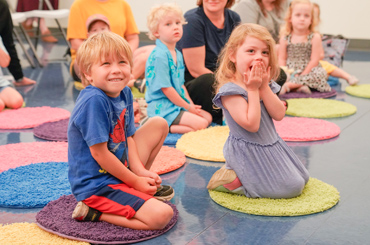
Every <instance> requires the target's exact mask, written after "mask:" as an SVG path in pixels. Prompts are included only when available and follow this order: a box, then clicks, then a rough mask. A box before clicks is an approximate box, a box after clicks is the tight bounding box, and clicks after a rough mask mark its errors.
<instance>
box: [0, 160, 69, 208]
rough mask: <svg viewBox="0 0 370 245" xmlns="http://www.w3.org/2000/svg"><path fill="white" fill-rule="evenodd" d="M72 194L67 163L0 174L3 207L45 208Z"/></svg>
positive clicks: (46, 164) (42, 165) (47, 163)
mask: <svg viewBox="0 0 370 245" xmlns="http://www.w3.org/2000/svg"><path fill="white" fill-rule="evenodd" d="M69 194H71V187H70V184H69V181H68V164H67V163H66V162H43V163H35V164H30V165H26V166H21V167H17V168H14V169H9V170H7V171H4V172H2V173H0V207H6V208H41V207H44V206H45V205H46V204H48V202H50V201H52V200H56V199H58V198H59V197H60V196H62V195H69Z"/></svg>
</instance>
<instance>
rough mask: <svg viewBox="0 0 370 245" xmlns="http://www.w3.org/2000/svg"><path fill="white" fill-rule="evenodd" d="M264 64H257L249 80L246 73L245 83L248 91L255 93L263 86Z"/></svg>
mask: <svg viewBox="0 0 370 245" xmlns="http://www.w3.org/2000/svg"><path fill="white" fill-rule="evenodd" d="M261 63H262V62H258V63H256V64H255V65H254V66H253V67H252V70H251V72H250V76H249V78H248V76H247V73H244V83H245V86H246V87H247V91H255V90H258V89H259V87H260V86H261V84H262V73H263V71H262V64H261Z"/></svg>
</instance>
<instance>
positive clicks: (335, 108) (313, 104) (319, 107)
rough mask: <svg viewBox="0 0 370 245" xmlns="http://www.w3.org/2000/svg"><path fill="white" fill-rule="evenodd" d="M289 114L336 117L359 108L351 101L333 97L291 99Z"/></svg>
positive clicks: (347, 114)
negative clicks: (332, 98) (347, 101)
mask: <svg viewBox="0 0 370 245" xmlns="http://www.w3.org/2000/svg"><path fill="white" fill-rule="evenodd" d="M287 101H288V104H289V105H288V109H287V111H286V114H287V115H290V116H297V117H313V118H334V117H345V116H350V115H352V114H354V113H356V111H357V108H356V106H354V105H351V104H349V103H346V102H343V101H338V100H331V99H313V98H307V99H289V100H287Z"/></svg>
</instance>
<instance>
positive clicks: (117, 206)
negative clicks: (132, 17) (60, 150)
mask: <svg viewBox="0 0 370 245" xmlns="http://www.w3.org/2000/svg"><path fill="white" fill-rule="evenodd" d="M76 62H77V64H78V65H79V68H80V71H81V78H82V83H83V84H84V85H85V86H87V85H88V86H87V87H86V88H85V89H84V90H82V91H81V93H80V95H79V96H78V98H77V101H76V106H75V108H74V110H73V112H72V115H71V118H70V121H69V125H68V164H69V171H68V178H69V181H70V184H71V189H72V193H73V195H74V196H75V198H76V200H77V201H78V204H77V206H76V208H75V210H74V211H73V214H72V218H74V219H76V220H80V221H99V220H101V221H106V222H108V223H112V224H115V225H119V226H123V227H128V228H131V229H144V230H149V229H163V228H164V227H165V226H166V225H167V224H168V222H169V221H170V220H171V218H172V216H173V210H172V208H171V207H170V206H169V205H167V204H166V203H164V202H161V201H159V200H169V199H171V198H172V197H173V196H174V191H173V189H172V188H171V187H169V186H161V185H160V184H161V182H162V180H161V178H160V177H159V176H158V175H157V174H156V173H153V172H150V171H149V169H150V167H151V165H152V163H153V161H154V159H155V157H156V155H157V154H158V152H159V150H160V149H161V147H162V144H163V142H164V140H165V138H166V136H167V133H168V127H167V123H166V121H165V120H163V119H162V118H160V117H156V118H152V119H150V120H148V121H147V123H145V125H143V126H142V127H141V128H140V129H138V130H137V131H135V130H136V129H135V125H134V117H133V115H134V114H133V107H132V103H133V101H132V100H133V98H132V93H131V90H130V89H129V88H128V87H127V86H126V85H127V83H128V81H129V79H130V75H131V67H132V52H131V49H130V46H129V45H128V43H127V42H126V41H125V40H124V39H123V38H122V37H120V36H119V35H117V34H114V33H112V32H101V33H98V34H96V35H93V36H91V37H89V38H88V39H87V40H86V41H85V42H84V43H83V44H82V45H81V47H80V48H79V50H78V53H77V59H76ZM153 196H154V197H155V198H153ZM157 199H159V200H157Z"/></svg>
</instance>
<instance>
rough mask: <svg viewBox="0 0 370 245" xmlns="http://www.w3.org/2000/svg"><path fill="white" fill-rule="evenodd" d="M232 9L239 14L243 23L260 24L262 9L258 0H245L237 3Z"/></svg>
mask: <svg viewBox="0 0 370 245" xmlns="http://www.w3.org/2000/svg"><path fill="white" fill-rule="evenodd" d="M232 10H233V11H235V12H236V13H238V14H239V16H240V19H241V22H242V23H254V24H258V16H259V15H260V12H261V9H260V7H259V6H258V4H257V2H256V0H244V1H240V2H238V3H236V4H235V5H234V6H233V7H232Z"/></svg>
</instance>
